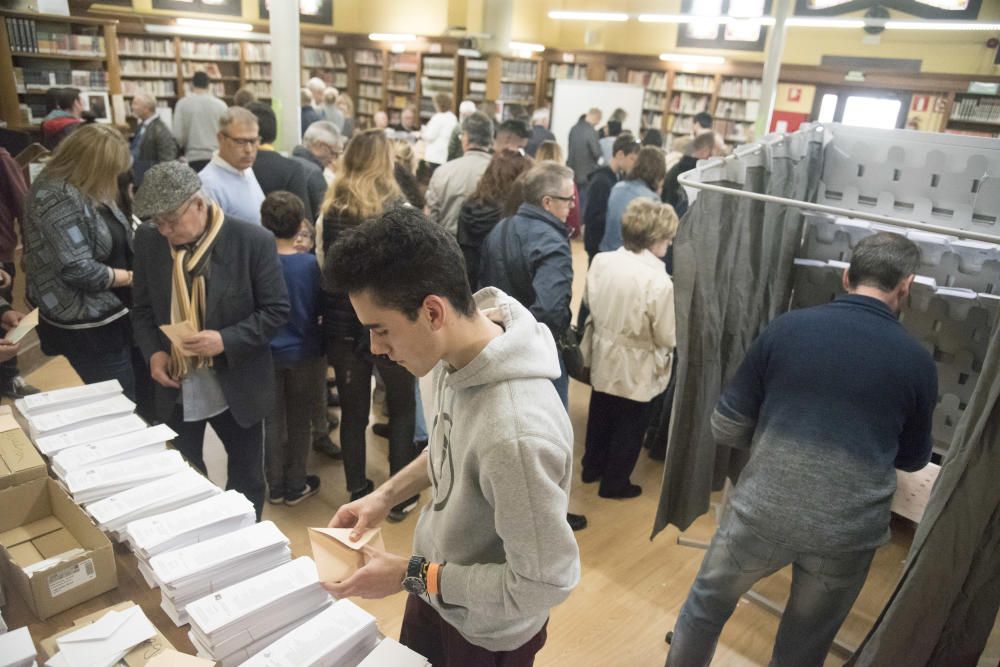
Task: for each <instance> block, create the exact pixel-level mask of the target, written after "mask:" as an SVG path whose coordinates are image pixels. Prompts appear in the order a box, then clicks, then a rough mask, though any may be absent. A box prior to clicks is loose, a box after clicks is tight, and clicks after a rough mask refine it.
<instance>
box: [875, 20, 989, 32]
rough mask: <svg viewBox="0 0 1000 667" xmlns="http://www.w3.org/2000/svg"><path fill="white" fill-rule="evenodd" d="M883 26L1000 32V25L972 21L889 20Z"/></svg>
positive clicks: (891, 28) (893, 28)
mask: <svg viewBox="0 0 1000 667" xmlns="http://www.w3.org/2000/svg"><path fill="white" fill-rule="evenodd" d="M882 25H884V26H885V27H886V28H888V29H890V30H1000V23H985V22H982V23H980V22H972V21H899V20H894V19H889V20H887V21H885V22H884V23H883V24H882Z"/></svg>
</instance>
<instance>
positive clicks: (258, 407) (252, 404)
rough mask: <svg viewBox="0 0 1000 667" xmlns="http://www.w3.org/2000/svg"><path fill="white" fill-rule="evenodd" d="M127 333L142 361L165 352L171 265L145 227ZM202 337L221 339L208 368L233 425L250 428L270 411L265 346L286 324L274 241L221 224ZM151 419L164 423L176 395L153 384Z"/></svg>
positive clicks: (138, 241) (163, 245)
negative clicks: (209, 333) (214, 334)
mask: <svg viewBox="0 0 1000 667" xmlns="http://www.w3.org/2000/svg"><path fill="white" fill-rule="evenodd" d="M134 249H135V260H134V262H135V263H134V275H133V286H132V296H133V306H132V326H133V329H134V334H135V340H136V343H137V344H138V345H139V348H140V349H141V350H142V354H143V356H144V357H145V358H146V360H147V361H148V360H149V358H150V357H152V356H153V354H154V353H155V352H159V351H164V352H168V353H169V351H170V342H169V341H168V340H167V337H166V336H164V335H163V333H162V332H160V330H159V327H160V325H161V324H167V323H169V322H170V284H171V274H172V271H173V259H172V258H171V257H170V247H169V245H168V243H167V240H166V239H165V238H163V236H161V235H160V233H159V232H157V231H156V228H155V227H153V226H152V225H150V224H148V223H147V224H144V225H142V226H141V227H139V229H137V230H136V232H135V242H134ZM207 282H208V285H207V303H206V311H207V314H206V318H205V329H214V330H216V331H218V332H219V333H221V334H222V341H223V344H224V345H225V351H224V352H223V353H222V354H220V355H219V356H217V357H215V359H214V361H213V364H214V365H213V368H214V370H215V372H216V374H217V376H218V378H219V383H220V384H221V385H222V392H223V394H224V395H225V397H226V402H227V403H228V404H229V409H230V410H231V411H232V413H233V417H234V418H235V419H236V422H237V423H238V424H239V425H240V426H243V427H244V428H245V427H248V426H252V425H253V424H256V423H257V422H259V421H260V420H262V419H264V417H266V416H268V415H269V414H270V413H271V410H272V409H273V407H274V362H273V360H272V359H271V348H270V341H271V338H273V337H274V335H275V333H276V332H277V331H278V329H279V328H280V327H281V325H283V324H284V323H285V320H286V319H287V318H288V311H289V305H288V292H287V290H286V288H285V279H284V277H283V273H282V270H281V263H280V261H279V260H278V253H277V250H276V249H275V246H274V236H273V235H272V234H271V232H269V231H267V230H266V229H264V228H263V227H261V226H260V225H254V224H250V223H247V222H242V221H239V220H236V219H234V218H229V217H227V218H226V221H225V223H224V224H223V226H222V229H221V230H220V231H219V237H218V239H216V243H215V248H214V249H213V250H212V257H211V259H210V260H209V269H208V276H207ZM154 385H155V388H156V395H155V398H156V414H157V416H158V417H159V418H160V419H161V420H163V421H167V419H168V418H169V417H170V415H171V414H172V412H173V409H174V406H175V404H176V402H177V393H178V392H177V390H176V389H168V388H166V387H163V386H161V385H159V384H156V383H154Z"/></svg>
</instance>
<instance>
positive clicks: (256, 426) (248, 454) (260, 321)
mask: <svg viewBox="0 0 1000 667" xmlns="http://www.w3.org/2000/svg"><path fill="white" fill-rule="evenodd" d="M244 113H247V112H245V111H244ZM135 214H136V215H137V216H138V217H139V218H141V219H142V220H144V221H148V222H149V223H151V224H143V225H141V226H140V227H139V228H138V229H137V230H136V233H135V241H134V264H133V266H134V274H133V287H132V296H133V306H132V327H133V331H134V335H135V339H136V343H137V344H138V346H139V348H140V349H141V350H142V353H143V356H144V357H145V358H146V360H147V361H148V363H149V369H150V375H151V376H152V378H153V380H154V382H155V395H154V397H155V410H156V416H157V417H158V418H159V419H160V420H162V421H163V422H165V423H167V424H169V425H170V427H171V428H172V429H174V431H176V432H177V434H178V436H177V438H176V439H175V440H174V446H175V447H176V448H177V449H178V450H179V451H180V452H181V454H183V455H184V457H185V458H186V459H187V460H188V461H189V462H190V463H191V464H192V465H194V466H195V467H197V468H198V469H199V470H201V471H202V472H204V471H205V460H204V457H203V453H202V447H203V442H204V435H205V426H206V424H211V425H212V429H213V430H214V431H215V432H216V434H217V435H218V436H219V439H220V440H221V441H222V444H223V446H225V448H226V454H227V456H228V465H227V473H228V483H227V484H228V487H229V488H231V489H235V490H237V491H239V492H241V493H243V494H244V495H246V497H247V498H248V499H250V501H251V502H253V504H254V507H255V508H256V510H257V518H258V519H260V515H261V512H262V510H263V507H264V469H263V461H264V428H263V420H264V418H265V417H266V416H267V415H269V414H270V413H271V410H272V408H273V405H274V401H275V398H274V396H275V391H274V363H273V360H272V357H271V348H270V341H271V339H272V338H273V337H274V335H275V334H276V333H277V331H278V329H279V328H280V327H281V326H282V325H283V324H284V323H285V320H286V319H287V317H288V312H289V303H288V293H287V290H286V287H285V280H284V277H283V273H282V269H281V263H280V262H279V260H278V255H277V252H276V250H275V246H274V236H273V235H272V234H271V233H270V232H269V231H268V230H266V229H264V227H263V226H261V225H259V224H256V225H255V224H251V223H247V222H244V221H242V220H238V219H235V218H232V217H230V216H229V215H227V214H225V213H224V212H223V210H222V209H221V208H220V207H219V206H218V205H217V204H216V203H215V202H214V201H212V199H211V198H209V196H207V195H206V194H205V192H204V188H203V187H202V183H201V181H200V180H199V178H198V174H196V173H195V172H194V171H192V170H191V168H190V167H188V166H187V165H184V164H182V163H180V162H165V163H162V164H158V165H156V166H154V167H153V168H152V169H150V170H149V171H148V172H146V178H145V179H144V180H143V183H142V185H141V186H140V187H139V190H138V192H137V193H136V197H135ZM163 325H181V327H180V328H181V331H179V332H177V333H175V334H173V335H172V336H171V337H170V338H168V337H167V336H166V334H165V333H164V332H163V331H161V329H160V327H161V326H163ZM184 329H187V331H184Z"/></svg>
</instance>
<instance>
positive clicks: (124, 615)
mask: <svg viewBox="0 0 1000 667" xmlns="http://www.w3.org/2000/svg"><path fill="white" fill-rule="evenodd" d="M155 636H156V628H154V627H153V624H152V623H150V622H149V619H148V618H146V615H145V614H144V613H142V608H141V607H138V606H135V607H129V608H128V609H125V610H123V611H109V612H108V613H107V614H105V615H104V616H102V617H101V618H100V619H99V620H97V621H95V622H94V623H91V624H90V625H85V626H83V627H82V628H80V629H79V630H77V631H76V632H71V633H69V634H67V635H63V636H62V637H60V638H59V639H57V640H56V643H57V644H58V646H59V651H60V654H62V658H63V662H62V664H68V665H73V667H83V666H84V665H86V666H87V667H110V666H111V665H114V664H115V663H117V662H118V661H119V660H120V659H121V658H122V657H124V656H125V654H126V653H128V652H129V651H130V650H132V648H133V647H134V646H136V645H137V644H141V643H142V642H144V641H146V640H147V639H152V638H153V637H155Z"/></svg>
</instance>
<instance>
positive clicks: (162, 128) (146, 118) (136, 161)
mask: <svg viewBox="0 0 1000 667" xmlns="http://www.w3.org/2000/svg"><path fill="white" fill-rule="evenodd" d="M132 115H133V116H135V117H136V118H137V119H138V120H139V124H138V125H137V126H136V128H135V134H134V135H133V136H132V173H133V174H135V184H136V185H137V186H138V185H141V184H142V178H143V176H144V175H145V174H146V171H148V170H149V168H150V167H152V166H153V165H154V164H159V163H161V162H169V161H171V160H176V159H177V154H178V148H177V141H176V140H174V135H173V134H171V133H170V129H169V128H168V127H167V124H166V123H164V122H163V121H162V120H160V117H159V116H157V115H156V98H155V97H153V96H152V95H150V94H148V93H139V94H137V95H136V96H135V97H133V98H132Z"/></svg>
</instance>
